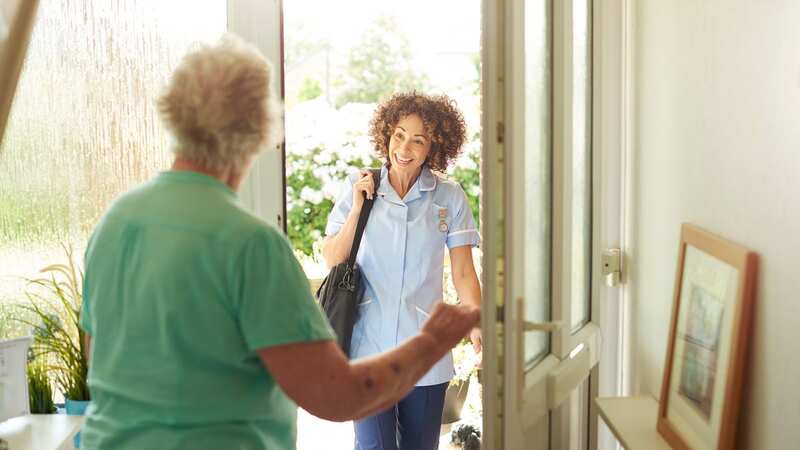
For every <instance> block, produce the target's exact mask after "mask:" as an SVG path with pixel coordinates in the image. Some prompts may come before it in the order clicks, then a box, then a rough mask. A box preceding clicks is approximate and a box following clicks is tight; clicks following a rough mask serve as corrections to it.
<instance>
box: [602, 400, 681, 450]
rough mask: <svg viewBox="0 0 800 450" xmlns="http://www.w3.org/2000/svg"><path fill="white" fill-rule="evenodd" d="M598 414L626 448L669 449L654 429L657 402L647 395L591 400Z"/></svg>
mask: <svg viewBox="0 0 800 450" xmlns="http://www.w3.org/2000/svg"><path fill="white" fill-rule="evenodd" d="M595 404H596V405H597V409H598V412H599V413H600V417H602V418H603V420H604V421H605V422H606V425H608V428H609V429H610V430H611V432H612V433H614V436H616V437H617V440H619V442H620V443H621V444H622V446H623V447H625V448H626V449H627V450H672V447H670V446H669V444H667V441H665V440H664V438H663V437H662V436H661V435H660V434H658V431H656V420H657V419H658V402H657V401H656V400H655V399H654V398H653V397H649V396H639V397H605V398H597V399H595Z"/></svg>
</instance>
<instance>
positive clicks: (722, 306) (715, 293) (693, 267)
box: [656, 224, 758, 450]
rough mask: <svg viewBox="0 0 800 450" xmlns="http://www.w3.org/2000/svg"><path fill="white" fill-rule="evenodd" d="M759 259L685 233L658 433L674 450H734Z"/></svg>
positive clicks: (694, 231) (695, 231)
mask: <svg viewBox="0 0 800 450" xmlns="http://www.w3.org/2000/svg"><path fill="white" fill-rule="evenodd" d="M757 266H758V255H757V254H756V253H755V252H753V251H750V250H748V249H747V248H745V247H742V246H741V245H739V244H736V243H734V242H732V241H729V240H727V239H724V238H722V237H720V236H717V235H715V234H712V233H710V232H708V231H706V230H703V229H702V228H699V227H697V226H694V225H691V224H683V225H682V227H681V238H680V247H679V252H678V264H677V273H676V276H675V290H674V293H673V305H672V319H671V322H670V334H669V341H668V344H667V355H666V363H665V364H664V377H663V383H662V385H661V401H660V404H659V411H658V421H657V424H656V428H657V430H658V432H659V433H660V434H661V435H662V436H663V437H664V439H665V440H666V441H667V442H668V443H669V444H670V445H671V446H672V448H674V449H677V450H732V449H733V448H734V444H735V440H736V421H737V419H738V414H739V403H740V400H741V392H742V383H743V378H744V375H745V364H746V361H747V350H748V347H749V344H750V333H751V327H752V312H753V307H754V303H755V289H756V277H757V269H758V267H757Z"/></svg>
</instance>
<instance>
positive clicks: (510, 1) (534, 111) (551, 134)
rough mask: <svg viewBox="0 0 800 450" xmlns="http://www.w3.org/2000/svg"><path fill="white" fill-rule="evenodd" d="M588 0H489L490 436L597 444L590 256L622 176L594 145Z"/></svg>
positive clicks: (513, 442)
mask: <svg viewBox="0 0 800 450" xmlns="http://www.w3.org/2000/svg"><path fill="white" fill-rule="evenodd" d="M592 3H593V2H592V0H506V1H500V2H495V1H485V2H484V14H483V17H484V27H483V29H484V34H483V58H484V72H483V83H484V84H483V92H484V95H483V99H484V123H483V129H484V130H486V132H485V139H484V142H483V144H484V145H483V151H484V153H483V161H484V166H483V168H482V170H483V177H484V178H483V186H484V193H485V195H484V199H483V205H484V207H483V208H482V211H483V212H484V215H483V216H482V220H483V223H482V226H483V230H484V243H485V249H484V251H485V257H484V272H483V273H484V280H483V281H484V298H485V305H486V306H485V308H484V314H483V319H482V320H483V323H482V325H483V327H484V335H485V336H487V337H486V347H487V348H486V350H485V353H484V367H485V373H486V384H485V386H484V388H485V389H484V405H485V415H484V435H485V440H484V448H488V449H501V448H502V449H507V450H515V449H523V448H524V449H554V450H564V449H576V450H580V449H589V448H597V431H596V430H597V426H596V421H595V420H592V414H591V411H592V407H591V404H592V398H593V397H594V396H596V395H597V391H598V384H597V379H598V377H599V374H600V370H599V366H598V363H599V361H600V357H599V355H600V347H601V331H600V330H601V327H602V325H603V324H602V322H601V320H600V318H601V315H605V313H604V314H601V310H600V302H599V299H600V298H601V297H602V298H606V297H607V296H608V294H609V290H608V289H607V288H605V287H604V286H605V285H604V280H605V277H604V276H603V275H602V274H601V270H600V267H599V262H600V259H601V258H600V253H602V252H603V250H604V248H605V247H602V248H601V245H603V246H605V245H608V242H609V239H607V236H606V235H605V234H604V233H605V231H604V227H605V226H606V222H605V219H604V217H603V216H605V215H606V214H609V213H610V214H617V215H618V214H619V212H618V204H619V188H618V187H612V188H611V189H609V188H608V185H607V183H606V184H604V182H603V180H604V178H605V174H604V172H602V171H601V170H600V166H601V164H600V163H601V162H602V161H603V160H604V159H603V158H607V157H609V155H604V156H603V158H601V157H600V156H601V155H599V154H598V153H597V152H596V151H594V150H595V149H594V147H595V146H594V145H593V142H594V138H595V133H593V130H594V127H593V120H592V117H593V114H592V111H593V107H594V106H595V105H594V102H593V98H594V95H593V91H594V89H593V86H594V78H593V70H592V67H593V64H592V61H593V54H592V48H593V39H592V36H593V28H594V27H593V26H592V24H593V14H592V12H593V11H592V9H593V8H592ZM614 186H618V184H616V185H614ZM614 191H616V192H614ZM607 204H610V205H609V206H610V207H609V208H608V209H607V210H606V209H605V208H606V205H607ZM615 205H616V206H615ZM601 206H602V207H601ZM604 210H605V211H604ZM615 211H616V212H615ZM601 212H602V213H601ZM617 217H619V216H617ZM617 223H618V222H617ZM617 234H618V233H617ZM611 241H613V239H611ZM612 259H613V257H612ZM616 262H618V261H616ZM615 290H616V289H615ZM611 340H612V341H616V338H615V337H614V336H611ZM612 344H613V342H612ZM613 376H614V375H613V374H612V377H613Z"/></svg>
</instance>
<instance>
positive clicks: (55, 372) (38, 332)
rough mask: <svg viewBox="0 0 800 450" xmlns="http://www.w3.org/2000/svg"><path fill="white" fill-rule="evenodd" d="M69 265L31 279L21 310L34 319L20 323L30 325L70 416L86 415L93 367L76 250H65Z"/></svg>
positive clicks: (49, 268) (40, 355) (36, 349)
mask: <svg viewBox="0 0 800 450" xmlns="http://www.w3.org/2000/svg"><path fill="white" fill-rule="evenodd" d="M64 251H65V253H66V256H67V262H66V264H54V265H50V266H47V267H45V268H44V269H42V270H41V273H43V274H45V275H44V276H43V277H42V278H37V279H32V280H28V283H29V289H28V291H27V292H26V293H25V295H26V297H27V299H28V303H27V304H24V305H20V306H19V307H20V308H22V309H23V310H25V311H26V312H27V313H28V315H30V316H32V317H34V319H33V320H31V319H28V318H27V317H26V318H18V319H17V320H18V321H20V322H22V323H24V324H26V325H28V326H30V327H31V328H32V329H33V335H34V346H33V351H34V357H35V358H37V359H38V358H43V359H44V361H46V362H47V364H46V368H47V371H48V372H49V373H51V374H52V377H53V379H55V381H56V384H57V385H58V387H59V388H60V389H61V391H62V393H63V394H64V398H65V400H66V412H67V414H69V415H83V413H84V411H85V410H86V407H87V406H88V404H89V388H88V386H87V375H88V371H89V366H88V363H87V354H86V347H85V339H84V338H85V333H84V331H83V329H81V327H80V326H79V325H78V321H79V318H80V311H81V304H82V300H83V299H82V295H81V286H82V283H83V274H82V273H81V272H80V271H79V270H77V269H76V267H75V261H74V259H73V256H72V251H71V250H70V249H69V248H67V247H66V246H65V247H64Z"/></svg>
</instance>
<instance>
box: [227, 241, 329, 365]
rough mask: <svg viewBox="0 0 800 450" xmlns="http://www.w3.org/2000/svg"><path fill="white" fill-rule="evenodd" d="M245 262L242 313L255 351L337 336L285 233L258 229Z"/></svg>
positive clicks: (244, 332) (239, 311)
mask: <svg viewBox="0 0 800 450" xmlns="http://www.w3.org/2000/svg"><path fill="white" fill-rule="evenodd" d="M240 263H241V267H240V271H239V289H238V292H239V298H238V304H237V314H238V320H239V326H240V328H241V332H242V335H243V336H244V340H245V344H246V345H247V348H248V349H249V350H251V351H255V350H257V349H260V348H265V347H272V346H276V345H283V344H290V343H298V342H311V341H321V340H330V339H334V337H335V335H334V333H333V330H331V328H330V325H329V324H328V320H327V319H326V318H325V316H324V315H323V314H322V310H321V309H320V308H319V306H318V305H317V303H316V301H315V300H314V298H313V297H312V296H311V287H310V286H309V284H308V279H307V278H306V275H305V273H304V272H303V269H302V267H300V264H299V263H298V262H297V259H295V257H294V254H293V253H292V250H291V247H290V246H289V242H288V241H287V240H286V238H285V237H284V236H283V235H282V234H280V233H279V232H278V231H276V230H272V229H264V230H260V231H258V232H257V233H256V234H255V235H254V236H253V237H252V238H251V239H250V240H249V242H248V243H247V244H246V247H245V248H244V251H243V257H242V258H241V262H240Z"/></svg>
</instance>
